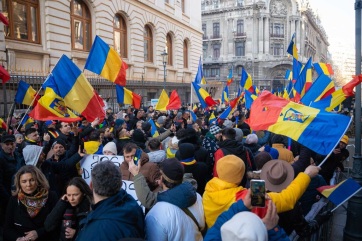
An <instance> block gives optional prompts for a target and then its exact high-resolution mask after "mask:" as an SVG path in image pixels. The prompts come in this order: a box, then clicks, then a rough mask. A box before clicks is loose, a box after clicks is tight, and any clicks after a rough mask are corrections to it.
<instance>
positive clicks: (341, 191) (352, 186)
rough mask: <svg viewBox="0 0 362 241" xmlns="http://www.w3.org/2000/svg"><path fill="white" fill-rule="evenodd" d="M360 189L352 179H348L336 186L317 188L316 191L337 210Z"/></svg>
mask: <svg viewBox="0 0 362 241" xmlns="http://www.w3.org/2000/svg"><path fill="white" fill-rule="evenodd" d="M361 189H362V187H361V185H359V184H358V183H357V182H356V181H355V180H353V179H352V178H348V179H346V180H344V181H342V182H341V183H339V184H337V185H333V186H322V187H319V188H317V191H318V192H320V193H321V194H322V195H323V196H325V197H326V198H327V199H328V200H329V201H331V202H332V203H333V204H334V205H336V207H335V208H334V209H337V208H338V207H339V206H340V205H342V204H343V203H344V202H346V201H347V200H348V199H350V198H351V197H353V196H354V195H355V194H356V193H357V192H359V191H360V190H361Z"/></svg>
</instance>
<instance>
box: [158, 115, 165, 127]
mask: <svg viewBox="0 0 362 241" xmlns="http://www.w3.org/2000/svg"><path fill="white" fill-rule="evenodd" d="M165 120H166V116H160V117H158V118H157V124H159V125H163V124H165Z"/></svg>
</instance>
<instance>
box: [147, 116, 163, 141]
mask: <svg viewBox="0 0 362 241" xmlns="http://www.w3.org/2000/svg"><path fill="white" fill-rule="evenodd" d="M148 122H149V123H150V124H151V136H152V137H157V136H159V135H160V134H159V133H158V131H157V127H156V125H155V122H154V121H153V120H152V119H150V120H149V121H148Z"/></svg>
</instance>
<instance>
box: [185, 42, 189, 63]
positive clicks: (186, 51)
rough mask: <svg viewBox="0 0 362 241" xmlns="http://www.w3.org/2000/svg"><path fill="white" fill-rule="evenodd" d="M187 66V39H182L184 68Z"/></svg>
mask: <svg viewBox="0 0 362 241" xmlns="http://www.w3.org/2000/svg"><path fill="white" fill-rule="evenodd" d="M188 67H189V48H188V46H187V41H186V40H184V68H185V69H187V68H188Z"/></svg>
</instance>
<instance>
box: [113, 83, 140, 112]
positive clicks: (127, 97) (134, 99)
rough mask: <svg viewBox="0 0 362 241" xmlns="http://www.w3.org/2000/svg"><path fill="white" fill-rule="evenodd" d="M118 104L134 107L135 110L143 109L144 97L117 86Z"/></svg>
mask: <svg viewBox="0 0 362 241" xmlns="http://www.w3.org/2000/svg"><path fill="white" fill-rule="evenodd" d="M116 93H117V102H118V103H120V104H128V105H133V107H134V108H136V109H139V108H140V107H141V100H142V97H141V96H140V95H138V94H136V93H134V92H132V91H130V90H129V89H127V88H125V87H123V86H121V85H117V84H116Z"/></svg>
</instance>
